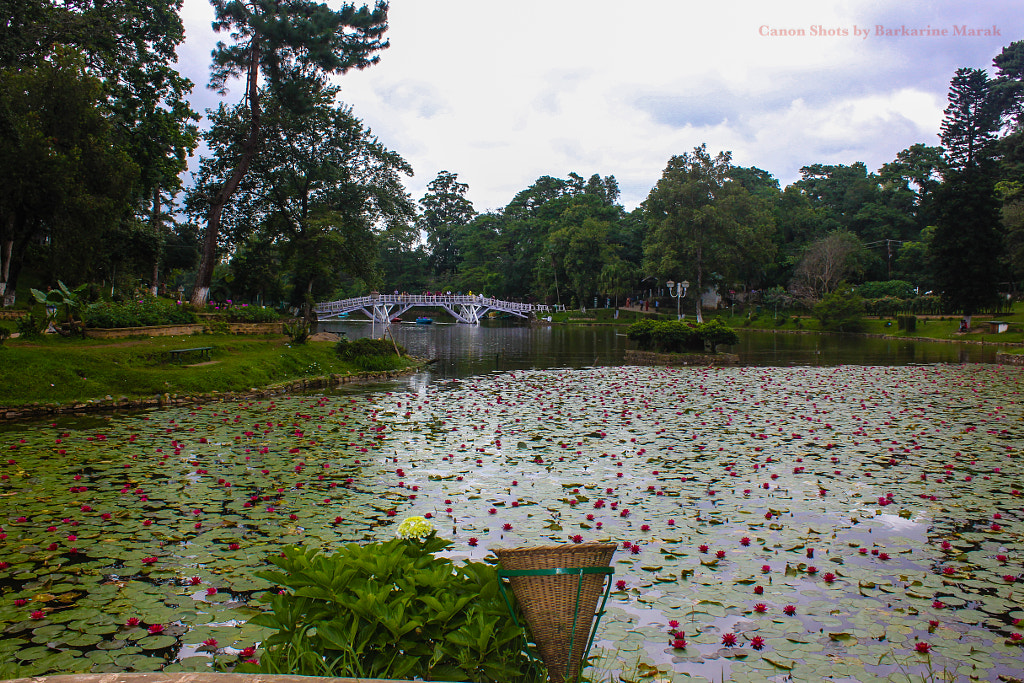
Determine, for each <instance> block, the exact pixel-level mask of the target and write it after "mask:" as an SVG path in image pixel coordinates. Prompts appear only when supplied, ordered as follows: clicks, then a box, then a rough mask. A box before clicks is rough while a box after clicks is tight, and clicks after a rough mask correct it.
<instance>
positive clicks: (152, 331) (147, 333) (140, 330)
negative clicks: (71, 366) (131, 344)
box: [85, 323, 284, 339]
mask: <svg viewBox="0 0 1024 683" xmlns="http://www.w3.org/2000/svg"><path fill="white" fill-rule="evenodd" d="M225 324H226V325H227V329H228V332H229V333H231V334H283V333H284V324H283V323H225ZM208 329H209V325H208V324H204V323H190V324H187V325H151V326H149V327H110V328H102V327H91V328H87V329H86V330H85V336H86V337H91V338H92V339H124V338H125V337H180V336H184V335H189V334H202V333H203V332H204V331H206V330H208Z"/></svg>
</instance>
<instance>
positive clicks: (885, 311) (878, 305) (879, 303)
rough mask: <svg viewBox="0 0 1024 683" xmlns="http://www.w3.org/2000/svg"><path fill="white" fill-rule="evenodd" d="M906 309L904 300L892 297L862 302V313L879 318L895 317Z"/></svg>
mask: <svg viewBox="0 0 1024 683" xmlns="http://www.w3.org/2000/svg"><path fill="white" fill-rule="evenodd" d="M906 307H907V302H906V301H905V300H904V299H899V298H896V297H893V296H884V297H882V298H880V299H866V300H865V301H864V311H865V312H866V313H867V314H868V315H877V316H880V317H883V316H893V315H896V314H897V313H899V312H900V311H902V310H904V309H905V308H906Z"/></svg>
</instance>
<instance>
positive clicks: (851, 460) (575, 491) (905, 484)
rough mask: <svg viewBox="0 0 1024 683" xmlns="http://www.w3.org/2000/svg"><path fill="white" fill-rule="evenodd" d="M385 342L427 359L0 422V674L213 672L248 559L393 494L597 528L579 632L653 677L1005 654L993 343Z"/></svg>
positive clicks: (489, 541)
mask: <svg viewBox="0 0 1024 683" xmlns="http://www.w3.org/2000/svg"><path fill="white" fill-rule="evenodd" d="M326 327H327V328H328V329H333V330H335V331H345V332H346V334H347V335H348V336H349V338H353V339H354V338H357V337H360V336H365V335H368V334H371V333H372V332H374V331H375V330H374V329H373V327H372V326H371V325H369V324H359V323H335V324H331V325H329V326H326ZM376 332H377V333H378V334H379V328H378V329H377V330H376ZM395 337H396V339H397V341H398V342H399V343H400V344H403V345H404V346H406V347H407V348H408V349H409V350H410V351H411V352H412V353H413V354H415V355H417V356H421V357H426V358H430V359H437V362H436V363H434V364H433V365H432V366H431V370H430V371H429V372H425V373H421V374H419V375H416V376H413V377H411V378H402V379H401V380H398V381H396V382H392V383H388V384H386V385H376V386H365V385H363V386H351V385H349V386H348V387H346V389H345V390H344V392H339V393H338V394H334V395H329V396H323V395H315V396H288V397H276V398H275V399H274V400H264V401H249V400H240V401H227V402H221V403H212V404H205V405H202V406H176V407H172V408H167V409H159V410H151V411H145V412H141V413H137V414H121V415H106V416H90V417H87V418H75V417H62V418H60V419H59V420H58V421H57V422H54V423H52V424H50V423H42V422H39V423H31V424H24V425H10V426H9V427H8V428H7V429H5V430H4V431H3V432H2V433H0V449H2V450H4V452H5V457H4V458H3V459H0V632H2V633H3V634H4V635H3V637H2V638H0V678H7V677H13V676H30V675H36V674H45V673H65V672H73V671H82V672H85V671H91V672H97V673H99V672H112V671H155V670H165V671H204V670H209V668H210V666H211V665H212V664H213V661H214V659H216V660H217V661H218V665H219V666H224V667H227V668H230V667H231V666H232V665H233V663H234V662H236V661H237V660H238V658H239V656H240V654H241V651H242V650H243V649H244V648H246V647H250V646H253V645H256V644H258V643H259V642H260V641H262V640H264V639H265V638H266V636H267V635H268V634H267V632H266V630H265V629H262V628H261V627H256V626H254V625H251V624H246V621H247V620H248V619H250V618H251V617H252V616H253V615H254V614H256V613H257V612H258V610H259V609H260V608H259V605H258V602H257V600H258V598H259V596H260V595H261V593H262V592H263V591H265V590H266V589H267V588H269V584H268V583H267V582H265V581H262V580H260V579H258V578H257V577H255V572H257V571H258V570H259V569H261V568H264V567H266V565H267V557H269V556H271V555H273V554H275V553H278V552H280V550H281V548H282V547H283V546H285V545H292V544H295V545H304V546H307V547H317V548H321V549H323V550H326V551H329V550H330V549H331V548H333V547H337V545H338V544H339V543H344V542H350V541H368V540H373V539H379V538H388V537H391V536H392V535H393V533H394V526H395V525H396V524H397V523H398V522H399V521H401V520H402V519H403V518H404V517H406V516H410V515H424V516H426V515H430V516H431V519H433V520H434V521H435V523H436V525H437V528H438V531H439V533H440V534H441V535H442V536H444V537H445V538H448V539H450V540H452V541H453V543H454V544H455V545H454V546H453V552H454V554H455V556H456V557H465V558H472V559H482V558H483V557H484V556H486V555H487V554H488V553H489V551H490V550H492V549H493V548H496V547H515V546H524V545H546V544H553V543H566V542H569V541H570V540H572V541H575V540H584V541H612V542H615V543H616V544H617V545H619V546H620V548H621V549H620V551H618V552H617V553H616V557H615V559H614V568H615V579H616V581H621V582H622V584H621V586H622V587H621V588H617V589H616V590H615V591H614V593H613V598H612V601H611V602H610V604H609V609H608V614H607V615H606V617H605V619H604V621H603V622H602V627H601V630H600V631H599V633H598V638H597V642H596V647H597V648H602V649H606V650H608V651H610V652H614V651H616V650H617V651H618V653H619V656H620V657H622V658H625V659H626V660H627V664H626V667H627V668H628V667H629V666H630V664H629V663H630V662H632V661H634V660H637V659H639V660H642V661H644V662H645V663H648V664H649V665H651V666H656V667H658V669H659V671H661V674H659V676H658V677H659V678H672V677H675V678H677V679H678V680H682V678H683V677H684V676H687V675H692V676H694V677H697V680H710V681H718V680H723V679H725V680H733V681H740V680H745V681H763V680H783V679H784V678H785V677H787V676H789V675H792V677H793V679H794V680H825V679H826V678H828V677H830V676H833V677H835V678H834V679H833V680H840V679H841V680H863V681H874V680H904V678H905V677H908V676H909V677H912V678H914V679H915V680H918V679H920V678H921V677H922V676H927V675H928V674H929V672H931V671H939V670H949V671H950V672H953V671H956V672H957V673H958V674H960V675H961V676H963V677H965V678H966V677H968V676H971V677H974V678H976V679H980V680H986V681H993V682H994V681H996V680H998V679H999V676H1001V675H1019V673H1020V669H1021V667H1020V657H1021V649H1020V645H1019V643H1020V642H1021V641H1024V627H1022V624H1024V610H1022V609H1021V603H1020V597H1019V590H1020V589H1019V586H1020V585H1024V513H1022V512H1021V510H1022V507H1021V504H1020V502H1021V500H1022V495H1024V494H1022V490H1024V454H1022V452H1021V444H1022V443H1024V434H1022V432H1021V430H1022V427H1021V425H1024V402H1022V401H1021V396H1024V379H1022V373H1021V371H1020V369H1019V368H1009V367H998V366H994V365H990V364H982V362H983V361H990V360H992V358H993V357H994V351H995V350H994V349H993V348H992V347H989V346H985V347H981V346H972V345H954V344H942V343H925V344H922V343H906V342H893V341H889V340H881V339H864V338H858V337H849V338H845V337H836V336H820V337H819V336H810V335H792V334H771V333H744V334H743V340H742V343H741V344H739V345H738V347H737V348H736V349H734V351H735V352H737V353H739V355H740V358H741V360H742V361H743V362H744V363H747V364H750V367H730V368H710V369H709V368H683V369H666V368H638V367H621V362H622V358H623V352H624V350H625V346H626V337H625V336H623V334H622V331H621V330H617V329H614V328H610V327H565V326H553V327H526V326H507V325H481V326H461V325H460V326H456V325H433V326H414V325H401V326H396V328H395ZM754 366H756V367H754ZM673 622H678V623H679V630H682V631H685V633H686V639H687V641H688V643H689V645H688V647H686V648H674V647H671V646H670V645H669V640H670V637H669V631H670V630H672V629H673V627H671V626H670V624H671V623H673ZM727 637H728V638H731V639H735V640H736V643H737V644H736V646H730V645H728V644H727V643H726V642H725V640H726V638H727ZM919 643H923V644H924V645H923V646H919ZM758 647H761V648H762V649H760V650H759V649H757V648H758ZM921 647H923V648H924V650H926V651H927V652H926V653H922V650H921V649H920V648H921ZM926 654H927V657H930V658H931V659H930V660H929V659H927V657H926ZM601 666H604V667H605V669H606V670H609V671H613V670H615V669H616V667H619V668H621V667H622V665H621V664H615V663H611V664H608V665H601ZM901 676H902V677H904V678H901ZM601 680H604V678H601Z"/></svg>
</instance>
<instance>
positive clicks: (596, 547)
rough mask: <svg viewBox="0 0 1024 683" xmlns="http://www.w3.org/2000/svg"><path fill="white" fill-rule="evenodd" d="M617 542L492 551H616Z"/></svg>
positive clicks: (515, 552) (519, 552) (519, 553)
mask: <svg viewBox="0 0 1024 683" xmlns="http://www.w3.org/2000/svg"><path fill="white" fill-rule="evenodd" d="M618 547H619V546H618V545H617V544H615V543H598V542H587V543H563V544H560V545H533V546H521V547H518V548H493V549H492V552H493V553H494V554H495V555H498V558H499V559H500V558H501V555H521V554H528V553H588V552H589V553H592V552H595V551H608V550H612V551H615V550H617V549H618Z"/></svg>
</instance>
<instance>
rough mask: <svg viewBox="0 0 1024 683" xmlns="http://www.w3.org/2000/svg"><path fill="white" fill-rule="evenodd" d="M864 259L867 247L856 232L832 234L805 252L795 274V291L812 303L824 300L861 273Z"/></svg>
mask: <svg viewBox="0 0 1024 683" xmlns="http://www.w3.org/2000/svg"><path fill="white" fill-rule="evenodd" d="M864 258H865V254H864V246H863V245H862V244H861V242H860V240H859V239H857V236H856V235H854V234H853V233H851V232H848V231H845V230H836V231H833V232H831V233H829V234H828V235H826V236H825V237H823V238H821V239H819V240H816V241H815V242H813V243H812V244H811V245H809V246H808V247H807V250H806V251H805V252H804V256H803V258H802V259H800V265H798V266H797V268H796V272H795V273H794V275H793V285H792V288H791V289H792V291H793V294H794V295H795V296H797V297H798V298H800V299H803V300H804V301H805V302H807V303H808V304H810V303H812V302H814V301H817V300H819V299H821V298H822V297H824V296H825V295H826V294H830V293H832V292H833V291H835V289H836V287H838V285H839V283H840V282H842V281H843V280H845V279H846V278H847V277H849V276H850V275H855V274H858V270H861V269H862V264H863V261H864Z"/></svg>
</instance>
